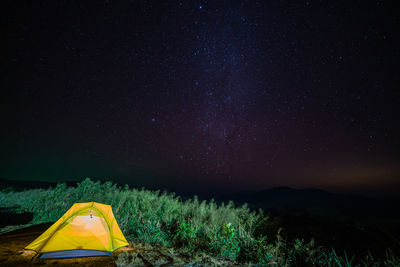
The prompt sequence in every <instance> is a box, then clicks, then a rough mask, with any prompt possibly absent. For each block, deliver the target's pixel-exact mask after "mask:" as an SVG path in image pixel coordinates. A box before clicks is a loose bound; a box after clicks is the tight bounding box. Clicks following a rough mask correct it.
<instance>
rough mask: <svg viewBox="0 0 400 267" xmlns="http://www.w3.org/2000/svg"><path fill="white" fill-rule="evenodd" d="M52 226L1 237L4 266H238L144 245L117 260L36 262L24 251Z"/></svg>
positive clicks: (135, 245) (133, 247)
mask: <svg viewBox="0 0 400 267" xmlns="http://www.w3.org/2000/svg"><path fill="white" fill-rule="evenodd" d="M51 225H52V223H44V224H39V225H33V226H32V225H26V226H27V227H23V228H20V229H17V230H13V231H10V232H7V233H3V234H0V266H87V267H89V266H90V267H95V266H101V267H111V266H129V267H133V266H148V267H151V266H157V267H165V266H238V265H237V264H235V263H234V262H229V261H219V260H216V259H214V258H212V257H210V256H208V255H206V254H203V253H198V254H196V255H189V254H185V253H180V252H179V251H175V250H174V249H173V248H166V247H153V246H151V245H149V244H144V243H131V247H127V248H121V249H119V250H117V251H115V252H114V255H113V256H107V257H86V258H70V259H54V260H51V259H47V260H43V259H37V258H36V259H32V258H33V257H34V256H35V253H34V252H32V251H24V250H23V248H24V247H25V246H27V245H28V244H29V243H30V242H32V241H33V240H34V239H35V238H36V237H38V236H39V235H40V234H41V233H43V232H44V231H45V230H46V229H47V228H49V227H50V226H51ZM20 227H21V226H20ZM2 229H5V228H2ZM12 229H15V228H12Z"/></svg>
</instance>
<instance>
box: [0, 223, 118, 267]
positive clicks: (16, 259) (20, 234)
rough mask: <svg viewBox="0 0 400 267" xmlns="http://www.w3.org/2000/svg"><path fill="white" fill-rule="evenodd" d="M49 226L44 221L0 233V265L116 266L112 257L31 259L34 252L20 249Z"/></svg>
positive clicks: (49, 224)
mask: <svg viewBox="0 0 400 267" xmlns="http://www.w3.org/2000/svg"><path fill="white" fill-rule="evenodd" d="M50 226H51V223H44V224H39V225H34V226H30V227H27V228H23V229H18V230H15V231H11V232H8V233H5V234H2V235H0V266H48V265H50V266H71V265H72V266H93V267H94V266H103V267H110V266H117V265H116V264H115V258H113V257H87V258H73V259H55V260H40V259H35V260H31V259H32V257H33V256H34V255H35V254H34V253H33V254H32V253H29V252H22V249H23V248H24V247H25V246H27V245H28V244H29V243H30V242H32V241H33V240H34V239H35V238H36V237H38V236H39V235H40V234H41V233H43V232H44V231H45V230H46V229H47V228H49V227H50Z"/></svg>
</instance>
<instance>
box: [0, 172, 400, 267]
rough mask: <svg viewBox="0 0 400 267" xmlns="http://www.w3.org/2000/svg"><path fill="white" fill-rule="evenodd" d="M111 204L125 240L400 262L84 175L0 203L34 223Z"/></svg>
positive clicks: (269, 261)
mask: <svg viewBox="0 0 400 267" xmlns="http://www.w3.org/2000/svg"><path fill="white" fill-rule="evenodd" d="M88 201H96V202H101V203H105V204H109V205H112V207H113V211H114V215H115V217H116V218H117V221H118V223H119V225H120V227H121V230H122V231H123V233H124V234H125V236H126V238H127V239H128V240H129V241H133V242H141V243H148V244H151V245H154V246H162V247H171V248H175V249H179V250H180V251H185V252H187V253H191V254H192V253H193V254H194V253H199V252H201V253H205V254H207V255H211V256H213V257H215V258H218V259H223V260H230V261H236V262H238V263H243V264H245V265H257V266H400V258H399V257H397V256H395V254H394V253H392V252H391V251H390V250H388V252H387V256H386V258H385V259H382V260H379V259H374V258H373V257H372V255H371V254H368V255H367V256H366V257H365V259H355V258H354V257H349V256H348V255H347V254H346V253H345V252H343V254H341V255H338V253H337V252H336V251H335V250H333V249H328V248H325V247H321V246H317V245H316V244H315V242H314V241H313V240H311V241H310V242H305V241H304V240H300V239H297V240H295V241H294V242H287V241H285V240H283V239H282V237H281V236H280V231H278V232H277V233H274V235H273V236H269V235H267V234H266V233H265V232H266V231H265V229H267V228H268V223H269V220H268V217H267V216H266V215H265V214H264V213H263V212H262V211H261V210H260V211H257V212H256V211H251V210H250V209H249V208H248V207H247V206H246V205H244V206H242V207H234V205H233V204H232V203H228V204H220V205H217V204H216V203H215V202H214V201H213V200H211V201H209V202H206V201H201V202H200V201H199V200H198V199H197V198H196V197H194V198H193V199H190V200H187V201H182V200H181V199H180V198H179V197H177V196H175V195H174V194H168V193H160V192H159V191H156V192H152V191H148V190H145V189H141V190H138V189H130V188H129V187H128V186H127V185H125V186H124V187H118V186H117V185H115V184H112V183H111V182H106V183H101V182H99V181H97V182H94V181H92V180H90V179H89V178H86V179H85V180H84V181H82V182H81V183H78V185H77V187H67V186H66V185H65V184H63V183H60V184H58V185H57V186H56V187H55V188H50V189H34V190H26V191H23V192H12V190H7V191H3V192H0V206H1V207H12V206H16V207H17V210H18V211H19V212H32V213H33V221H32V223H34V224H37V223H44V222H54V221H56V220H57V219H58V218H60V217H61V216H62V215H63V214H64V213H65V212H66V211H67V210H68V209H69V208H70V207H71V206H72V204H74V203H76V202H88Z"/></svg>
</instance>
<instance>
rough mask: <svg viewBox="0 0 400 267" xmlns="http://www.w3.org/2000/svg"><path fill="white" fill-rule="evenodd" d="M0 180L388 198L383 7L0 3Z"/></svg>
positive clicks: (398, 168) (394, 18) (389, 33)
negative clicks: (287, 189) (321, 191)
mask: <svg viewBox="0 0 400 267" xmlns="http://www.w3.org/2000/svg"><path fill="white" fill-rule="evenodd" d="M0 12H1V24H2V25H5V27H4V28H3V30H2V32H3V34H2V36H3V37H2V42H3V45H4V46H3V49H2V52H3V53H2V62H3V63H5V64H2V65H3V67H2V75H1V84H2V86H1V99H0V104H1V107H0V111H1V116H2V123H1V125H2V127H1V128H2V130H1V133H0V147H1V149H0V177H2V178H7V179H16V180H43V181H62V180H74V179H82V178H84V177H87V176H89V177H92V178H100V179H104V180H112V181H114V182H118V183H129V184H131V185H138V186H146V187H156V188H157V187H160V188H162V187H168V188H172V189H180V190H193V189H195V188H197V189H199V188H202V189H203V190H210V191H212V190H228V191H229V190H231V191H235V190H248V189H265V188H270V187H274V186H292V187H296V188H304V187H320V188H325V189H332V190H344V189H345V190H347V189H351V190H361V189H368V190H370V189H374V190H381V189H382V190H384V189H388V188H391V189H393V188H400V164H399V163H400V153H399V148H400V140H399V136H400V127H399V119H398V115H399V114H400V112H399V104H400V101H399V97H400V90H399V89H400V88H399V84H400V78H399V77H400V76H399V74H398V60H399V54H400V52H399V47H400V38H399V35H398V29H399V24H400V23H399V16H398V14H397V12H396V9H395V8H394V7H393V6H390V3H389V2H387V1H365V0H362V1H323V0H321V1H312V0H310V1H283V0H282V1H261V0H260V1H235V0H229V1H228V0H227V1H223V0H218V1H191V0H181V1H169V0H167V1H154V2H152V1H140V0H136V1H54V0H52V1H2V2H1V11H0Z"/></svg>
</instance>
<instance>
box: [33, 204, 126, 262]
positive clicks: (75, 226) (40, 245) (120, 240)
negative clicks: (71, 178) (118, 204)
mask: <svg viewBox="0 0 400 267" xmlns="http://www.w3.org/2000/svg"><path fill="white" fill-rule="evenodd" d="M128 245H129V244H128V242H127V241H126V239H125V237H124V235H123V234H122V232H121V229H120V228H119V226H118V223H117V221H116V220H115V217H114V214H113V212H112V208H111V206H110V205H105V204H101V203H96V202H87V203H75V204H74V205H72V207H71V208H70V209H69V210H68V211H67V212H66V213H65V214H64V215H63V216H62V217H61V218H60V219H59V220H58V221H57V222H55V223H54V224H53V225H52V226H51V227H50V228H49V229H47V230H46V231H45V232H44V233H43V234H41V235H40V236H39V237H38V238H36V239H35V240H34V241H33V242H32V243H30V244H29V245H28V246H27V247H25V249H27V250H33V251H35V252H36V253H38V254H37V256H39V258H41V259H54V258H71V257H94V256H106V255H111V254H112V252H114V251H115V250H117V249H118V248H121V247H124V246H128Z"/></svg>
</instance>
